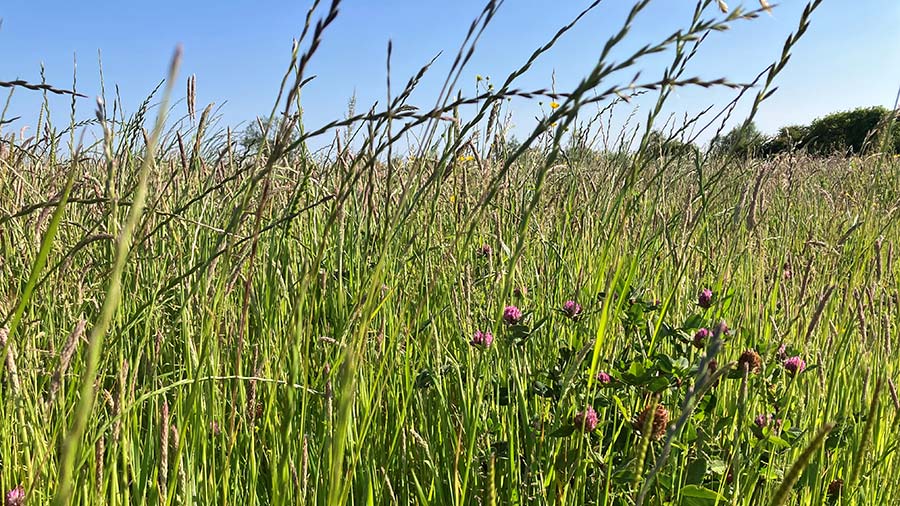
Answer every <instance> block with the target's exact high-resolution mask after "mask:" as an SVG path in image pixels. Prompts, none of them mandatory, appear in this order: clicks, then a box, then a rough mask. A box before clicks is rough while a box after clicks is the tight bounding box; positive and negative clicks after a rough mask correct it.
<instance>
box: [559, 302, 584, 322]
mask: <svg viewBox="0 0 900 506" xmlns="http://www.w3.org/2000/svg"><path fill="white" fill-rule="evenodd" d="M562 310H563V313H565V315H566V316H568V317H569V318H572V319H575V318H577V317H578V315H580V314H581V304H579V303H577V302H575V301H574V300H567V301H566V302H565V303H563V307H562Z"/></svg>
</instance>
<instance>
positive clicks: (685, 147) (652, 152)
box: [646, 130, 696, 158]
mask: <svg viewBox="0 0 900 506" xmlns="http://www.w3.org/2000/svg"><path fill="white" fill-rule="evenodd" d="M695 149H696V146H694V145H693V144H690V143H687V142H684V141H682V140H681V139H678V138H674V137H671V136H669V135H666V134H665V133H664V132H661V131H659V130H654V131H652V132H650V135H649V137H648V138H647V147H646V153H647V156H648V157H650V158H678V157H682V156H686V155H689V154H691V153H693V152H694V150H695Z"/></svg>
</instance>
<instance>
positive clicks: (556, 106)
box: [550, 102, 559, 109]
mask: <svg viewBox="0 0 900 506" xmlns="http://www.w3.org/2000/svg"><path fill="white" fill-rule="evenodd" d="M550 108H551V109H558V108H559V102H550Z"/></svg>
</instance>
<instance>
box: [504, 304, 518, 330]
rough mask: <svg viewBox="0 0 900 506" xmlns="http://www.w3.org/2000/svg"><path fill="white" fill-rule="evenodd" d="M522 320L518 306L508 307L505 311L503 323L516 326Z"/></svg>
mask: <svg viewBox="0 0 900 506" xmlns="http://www.w3.org/2000/svg"><path fill="white" fill-rule="evenodd" d="M521 320H522V311H521V310H520V309H519V308H517V307H516V306H506V309H504V310H503V321H504V322H506V324H507V325H515V324H517V323H519V321H521Z"/></svg>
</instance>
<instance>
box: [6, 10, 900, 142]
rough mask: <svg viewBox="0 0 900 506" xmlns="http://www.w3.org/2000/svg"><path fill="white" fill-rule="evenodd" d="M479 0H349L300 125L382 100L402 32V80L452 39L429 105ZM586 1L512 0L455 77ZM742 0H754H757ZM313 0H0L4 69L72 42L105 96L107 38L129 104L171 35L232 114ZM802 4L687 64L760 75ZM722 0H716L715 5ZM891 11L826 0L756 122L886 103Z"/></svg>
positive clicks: (654, 21)
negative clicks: (388, 57) (388, 64)
mask: <svg viewBox="0 0 900 506" xmlns="http://www.w3.org/2000/svg"><path fill="white" fill-rule="evenodd" d="M323 3H327V2H323ZM484 3H485V2H484V0H454V1H437V0H415V1H414V0H345V2H344V4H343V7H342V10H341V14H340V16H339V18H338V19H337V21H336V22H335V24H334V25H333V26H332V27H331V29H330V30H329V32H328V33H327V34H326V36H325V39H324V44H323V45H322V47H321V50H320V51H319V52H318V53H317V55H316V57H315V58H314V60H313V61H312V63H311V71H312V73H314V74H316V75H317V78H316V79H315V80H314V81H313V82H312V83H310V84H309V86H308V88H307V89H305V91H304V109H305V114H306V122H307V125H308V126H309V127H315V126H317V125H321V124H322V123H325V122H327V121H328V120H330V119H334V118H336V117H340V116H342V115H343V114H344V113H345V111H346V108H347V102H348V99H349V98H350V97H351V96H352V95H354V94H356V96H357V102H358V109H359V110H365V109H368V107H370V106H371V104H372V103H373V102H375V101H380V103H381V104H382V105H383V104H384V96H385V54H386V47H387V42H388V40H389V39H392V40H393V43H394V56H393V82H394V83H395V86H399V85H400V84H402V83H405V82H406V80H407V78H408V77H409V76H410V75H412V74H413V73H414V72H416V70H418V68H419V67H420V66H421V65H422V64H424V63H425V62H427V61H428V60H430V59H431V58H432V57H433V56H435V55H436V54H438V53H439V52H440V51H444V53H443V56H441V57H440V59H439V60H438V63H437V64H436V65H435V67H434V69H433V71H432V72H431V73H430V74H429V77H427V78H426V80H425V81H424V82H423V84H422V86H421V89H420V90H419V91H418V92H417V94H416V95H414V99H413V102H414V103H416V104H418V105H421V106H430V105H433V103H434V100H435V97H436V94H437V92H438V90H439V89H440V86H441V85H442V84H443V81H444V77H445V76H446V71H447V70H448V69H449V67H450V64H451V63H452V60H453V56H454V55H455V54H456V50H457V48H458V47H459V44H460V42H461V41H462V40H463V37H464V36H465V33H466V30H467V29H468V26H469V24H470V22H471V21H472V19H474V17H475V16H476V15H477V14H478V13H479V11H480V10H481V8H482V7H483V5H484ZM632 3H633V2H632V1H631V0H604V2H603V3H601V5H600V7H599V8H598V9H596V10H595V11H594V12H592V13H591V14H590V15H589V16H588V17H586V18H585V19H584V20H583V22H582V23H581V24H580V25H579V26H578V27H577V28H576V29H575V30H573V31H572V32H570V34H569V35H568V36H566V37H565V38H564V39H562V40H561V41H560V43H559V44H558V45H557V46H556V47H555V48H554V49H553V50H552V51H551V52H550V53H549V54H547V55H546V56H545V57H544V58H543V59H542V60H541V61H540V62H539V63H538V64H537V65H535V66H534V68H533V69H532V70H531V71H530V72H529V73H528V74H527V75H526V76H524V77H523V78H522V79H521V80H520V82H519V86H520V87H522V88H526V89H529V88H543V87H549V86H550V84H551V78H552V76H553V74H554V72H555V76H556V89H557V90H558V91H566V90H568V89H570V88H572V87H573V86H574V85H575V84H576V83H577V82H578V81H579V80H580V79H581V77H582V76H583V75H584V74H585V73H586V72H588V71H589V70H590V68H592V66H593V65H594V63H595V59H596V57H597V55H598V54H599V52H600V50H601V48H602V46H603V43H604V42H605V41H606V39H607V38H608V37H609V35H610V34H611V33H613V31H614V30H616V29H618V27H619V26H620V24H621V23H622V20H623V18H624V14H625V13H626V12H627V10H628V9H629V8H630V6H631V5H632ZM773 3H774V2H773ZM587 4H588V0H566V1H555V2H550V1H546V0H545V1H538V0H507V2H506V4H505V5H504V6H503V7H502V9H501V11H500V13H499V15H498V17H497V19H496V20H495V22H494V23H493V24H492V25H491V26H490V27H489V28H488V31H487V33H486V34H485V36H484V38H483V39H482V41H481V42H480V43H479V45H478V48H477V50H476V53H475V56H474V58H473V60H472V62H471V64H470V65H469V67H468V69H467V72H466V74H465V76H466V79H465V80H463V81H462V82H461V86H462V87H463V89H464V91H467V92H471V91H472V90H473V89H474V84H475V75H476V74H481V75H486V76H493V77H494V79H495V80H498V81H499V80H502V79H503V78H504V77H505V76H506V74H508V73H509V72H510V71H512V70H513V69H515V68H517V67H518V66H519V65H521V63H522V62H523V61H525V59H526V58H527V57H528V56H529V55H530V54H531V52H532V51H533V50H534V49H535V48H536V47H537V46H539V45H540V44H542V43H544V42H545V41H546V40H547V39H548V38H549V37H551V36H552V35H553V34H554V33H555V32H556V30H557V29H558V28H559V27H560V26H562V25H563V24H564V23H566V22H568V21H569V20H570V19H571V18H572V17H573V16H574V15H575V14H576V13H577V12H578V11H580V10H581V9H582V8H584V6H586V5H587ZM729 4H730V5H731V6H732V7H734V6H736V5H738V2H737V1H736V0H730V1H729ZM744 4H745V5H746V6H747V7H756V6H757V4H756V2H755V1H752V0H749V1H747V2H745V3H744ZM309 5H310V2H309V1H300V2H296V1H295V2H287V1H275V0H256V1H253V2H247V1H243V2H238V1H229V0H224V1H223V0H220V1H217V2H212V1H209V0H195V1H184V0H182V1H179V2H175V1H171V0H157V1H155V2H152V3H150V2H121V1H93V2H91V1H84V2H72V1H47V2H41V3H40V6H38V3H36V2H34V1H33V0H5V1H4V2H3V4H2V6H0V17H2V18H3V24H2V28H0V50H2V54H3V58H2V59H0V79H3V80H10V79H13V78H22V79H26V80H29V81H39V80H40V74H39V69H40V64H41V63H42V62H43V64H44V65H45V67H46V73H47V79H48V82H50V83H51V84H54V85H57V86H70V85H71V82H72V72H73V63H72V61H73V56H75V55H77V61H78V66H77V75H78V89H79V90H80V91H82V92H83V93H85V94H87V95H89V96H96V95H97V94H98V93H99V79H98V50H99V51H102V62H103V69H104V74H105V80H106V87H107V91H108V92H109V90H111V89H113V84H117V85H118V86H119V89H120V90H121V95H122V98H123V102H124V104H125V107H126V109H127V110H128V111H131V112H133V111H134V109H136V108H137V106H138V104H140V102H141V101H142V100H143V99H144V97H145V96H146V95H147V93H148V92H149V91H150V90H151V89H152V88H153V87H154V85H155V84H156V83H157V82H158V81H159V80H160V79H162V78H163V77H164V75H165V71H166V67H167V64H168V60H169V57H170V55H171V53H172V49H173V48H174V47H175V45H176V44H178V43H181V44H182V45H183V46H184V51H185V53H184V65H183V67H182V72H181V76H180V81H181V82H180V83H179V84H178V86H177V88H176V90H177V91H178V95H179V96H182V97H183V95H184V89H185V87H184V80H185V79H186V77H187V76H188V75H190V74H196V76H197V91H198V109H200V108H202V107H203V106H204V105H205V104H206V103H209V102H215V103H216V104H217V105H222V109H221V113H222V122H223V123H225V124H238V123H240V122H243V121H247V120H250V119H252V118H253V117H254V116H256V115H258V114H264V113H266V112H268V111H269V110H270V108H271V106H272V100H273V98H274V96H275V93H276V91H277V87H278V84H279V81H280V79H281V76H282V74H283V72H284V70H285V67H286V65H287V63H288V61H289V57H290V48H291V40H292V38H293V37H296V36H297V35H298V34H299V32H300V30H301V28H302V26H303V20H304V17H305V14H306V10H307V9H308V6H309ZM693 5H694V2H693V1H689V0H656V1H654V2H653V3H652V4H651V7H650V8H649V9H648V10H647V11H646V12H645V13H644V14H643V15H642V16H641V17H640V18H639V19H638V22H637V23H636V25H635V27H634V30H633V31H632V32H631V33H630V34H629V36H628V39H626V41H625V42H624V43H623V44H622V47H621V50H619V51H617V52H615V53H614V55H613V56H614V57H622V56H624V55H625V54H627V52H628V51H629V50H633V49H635V48H637V47H639V46H640V45H643V44H645V43H648V42H651V41H655V40H659V39H660V38H662V37H664V36H665V35H667V34H668V33H670V32H672V31H673V30H674V29H676V28H679V27H682V26H685V25H686V24H687V23H688V22H689V17H690V14H691V11H692V9H693ZM804 5H805V2H803V1H798V0H784V1H783V2H782V3H781V4H780V5H778V6H777V7H776V9H775V10H774V12H773V13H772V14H771V15H763V16H761V17H760V18H759V19H757V20H755V21H751V22H742V23H738V24H737V25H736V26H735V27H734V29H733V30H731V31H728V32H725V33H716V34H713V35H712V36H711V37H710V38H709V39H708V40H707V42H706V43H705V44H704V46H703V47H702V48H701V51H700V54H699V56H698V57H697V58H696V59H695V61H694V62H693V64H692V66H691V67H689V70H688V75H698V76H702V77H706V78H716V77H728V78H729V79H731V80H733V81H738V82H747V81H749V80H751V79H752V78H753V77H754V76H755V75H756V74H757V73H758V72H759V71H761V70H762V69H763V68H765V67H766V65H768V64H769V63H770V62H772V61H773V60H774V59H775V58H777V56H778V54H779V53H780V50H781V47H782V45H783V43H784V39H785V37H786V36H787V35H788V34H789V33H790V32H792V31H793V30H795V29H796V25H797V20H798V18H799V16H800V12H801V10H802V8H803V6H804ZM714 13H715V11H714V10H713V9H710V10H709V11H708V15H713V14H714ZM898 25H900V2H898V1H897V0H854V1H853V2H848V1H846V0H825V1H824V3H823V5H822V7H821V8H820V9H819V10H818V11H817V12H816V13H815V15H814V17H813V20H812V25H811V28H810V31H809V33H808V34H807V36H806V37H805V38H804V39H803V40H802V41H801V42H800V44H799V46H798V47H797V48H796V49H795V51H794V55H793V59H792V61H791V63H790V64H789V65H788V67H787V69H786V70H785V71H784V73H783V74H782V75H781V77H780V78H779V80H778V82H777V84H778V86H779V91H778V92H777V94H776V95H775V96H774V97H773V98H772V99H771V100H769V101H768V102H767V103H766V105H765V106H764V108H763V109H762V111H761V112H760V114H759V115H758V119H757V124H758V125H759V126H760V128H761V129H762V130H763V131H766V132H774V131H775V130H776V129H777V128H778V127H779V126H782V125H785V124H791V123H804V122H808V121H810V120H811V119H813V118H815V117H818V116H821V115H823V114H826V113H828V112H831V111H835V110H843V109H848V108H853V107H857V106H865V105H873V104H882V105H888V106H890V105H892V104H893V102H894V98H895V96H896V93H897V89H898V86H900V31H898V30H897V28H896V27H897V26H898ZM669 59H670V56H668V55H661V56H657V57H654V58H653V59H649V60H646V62H645V63H644V64H643V65H642V66H641V68H642V69H643V71H644V77H646V78H654V79H655V78H658V77H659V76H661V73H662V70H663V65H664V64H665V62H667V61H668V60H669ZM630 75H631V73H629V75H628V76H620V78H619V80H620V81H621V80H622V79H628V78H629V77H630ZM609 84H612V81H610V83H609ZM731 96H732V94H731V92H726V91H724V90H720V91H707V90H682V91H679V92H678V93H676V95H675V96H674V97H673V100H672V101H671V103H670V106H669V108H668V109H667V112H671V113H682V112H691V111H694V112H696V111H698V110H700V109H702V108H704V107H706V106H707V105H711V104H722V103H724V102H726V101H727V100H729V99H730V97H731ZM39 100H40V95H39V94H38V93H34V92H27V91H25V90H18V91H16V93H15V95H14V96H13V99H12V104H11V106H10V111H9V112H8V113H7V117H9V116H22V119H21V120H19V121H17V122H16V123H14V124H13V125H12V126H10V127H7V131H9V129H19V128H21V127H23V126H25V125H32V124H34V122H35V121H36V117H37V111H38V104H39ZM639 105H640V104H639ZM51 107H52V108H53V110H54V111H55V118H56V121H58V122H59V121H65V120H66V118H67V116H68V107H69V103H68V99H66V98H54V99H53V101H52V103H51ZM512 107H513V111H514V123H515V125H516V130H517V132H518V133H519V134H520V135H521V132H523V131H524V129H527V128H529V126H530V125H531V122H532V121H533V118H534V116H536V115H539V114H540V108H539V107H538V105H537V103H533V102H532V103H529V102H524V101H517V102H514V103H513V104H512ZM93 108H94V102H93V100H91V99H82V100H81V101H79V105H78V114H77V115H78V117H79V119H84V118H90V117H92V116H93ZM639 117H643V113H642V114H641V115H640V116H639Z"/></svg>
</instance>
